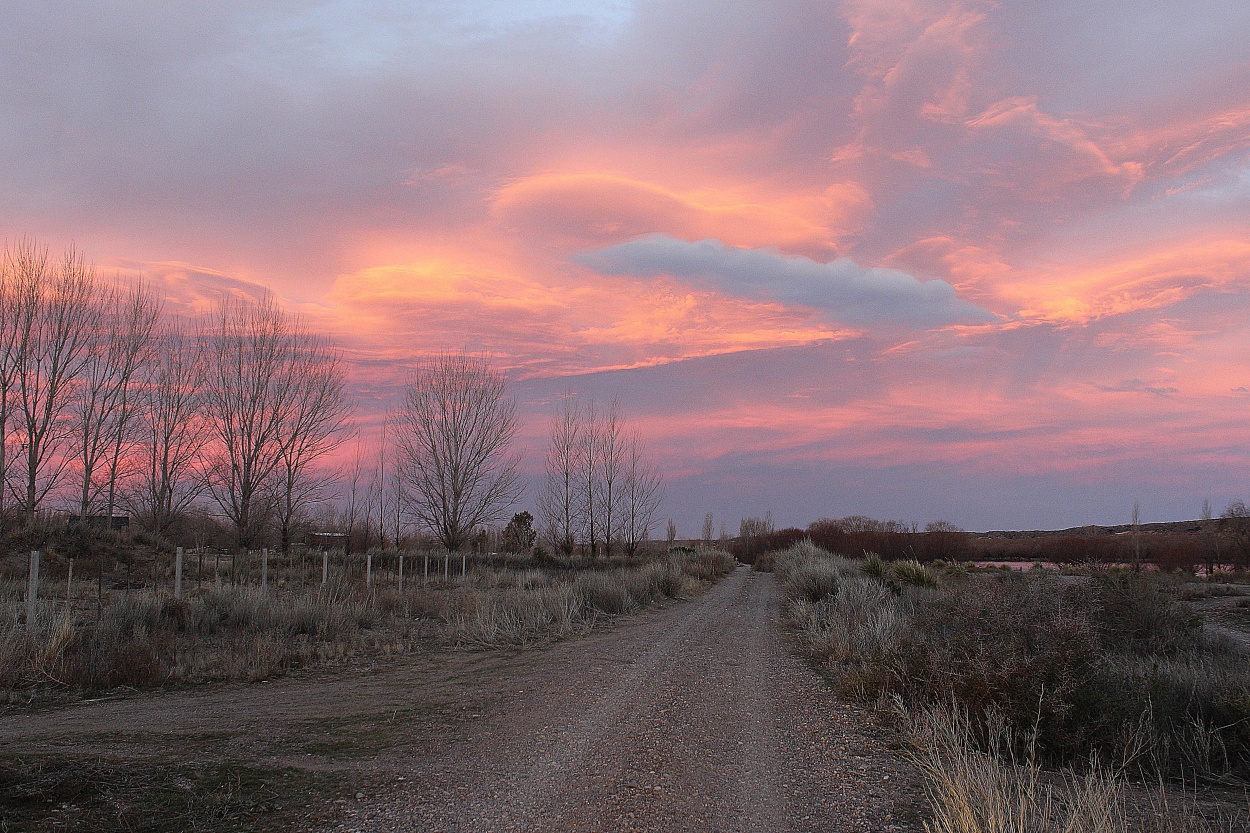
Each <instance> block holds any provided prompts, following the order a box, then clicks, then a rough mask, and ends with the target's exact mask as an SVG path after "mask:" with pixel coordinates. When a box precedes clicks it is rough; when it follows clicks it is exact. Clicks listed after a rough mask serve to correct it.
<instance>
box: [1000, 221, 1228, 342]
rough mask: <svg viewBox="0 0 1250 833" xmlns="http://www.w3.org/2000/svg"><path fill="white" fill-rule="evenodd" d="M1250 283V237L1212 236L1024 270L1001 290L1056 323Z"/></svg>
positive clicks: (1024, 312)
mask: <svg viewBox="0 0 1250 833" xmlns="http://www.w3.org/2000/svg"><path fill="white" fill-rule="evenodd" d="M1247 283H1250V242H1247V241H1246V240H1244V239H1237V238H1223V237H1220V238H1212V239H1208V240H1192V241H1183V242H1179V243H1175V244H1173V245H1172V246H1170V247H1166V248H1161V249H1158V250H1156V251H1153V252H1150V253H1149V254H1145V255H1138V256H1135V257H1134V256H1129V257H1115V258H1114V259H1111V258H1109V259H1107V260H1106V261H1104V262H1102V263H1093V264H1076V265H1071V264H1069V265H1063V266H1051V267H1042V268H1033V269H1029V270H1021V272H1020V273H1019V274H1018V275H1017V276H1016V277H1015V278H1014V279H1013V280H1012V281H1010V282H1006V283H1005V284H1004V285H1002V286H1001V287H1000V289H999V292H1000V294H1001V297H1003V298H1005V299H1008V300H1010V301H1012V302H1013V303H1015V304H1016V305H1017V306H1018V308H1019V310H1020V312H1019V314H1020V316H1021V317H1023V318H1026V319H1040V320H1046V321H1054V322H1056V323H1083V322H1088V321H1091V320H1094V319H1099V318H1104V317H1107V316H1112V315H1120V314H1124V313H1128V312H1133V311H1137V310H1145V309H1157V308H1162V307H1166V306H1168V305H1170V304H1175V303H1177V302H1179V301H1181V300H1184V299H1186V298H1189V297H1191V296H1192V295H1194V294H1195V293H1197V292H1199V291H1202V290H1211V289H1220V288H1224V287H1229V286H1232V285H1245V284H1247Z"/></svg>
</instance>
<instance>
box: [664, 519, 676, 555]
mask: <svg viewBox="0 0 1250 833" xmlns="http://www.w3.org/2000/svg"><path fill="white" fill-rule="evenodd" d="M664 540H665V541H667V542H668V548H669V549H670V550H671V549H672V548H673V543H674V542H675V541H676V540H677V524H676V523H674V522H673V519H672V518H669V519H668V528H667V529H666V530H665V531H664Z"/></svg>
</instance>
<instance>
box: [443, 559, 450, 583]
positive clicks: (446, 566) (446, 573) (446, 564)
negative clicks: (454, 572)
mask: <svg viewBox="0 0 1250 833" xmlns="http://www.w3.org/2000/svg"><path fill="white" fill-rule="evenodd" d="M443 581H444V582H448V581H451V553H450V552H449V553H447V554H446V555H444V556H443Z"/></svg>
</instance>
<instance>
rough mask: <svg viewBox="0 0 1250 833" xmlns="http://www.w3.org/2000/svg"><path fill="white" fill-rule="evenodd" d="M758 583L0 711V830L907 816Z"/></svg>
mask: <svg viewBox="0 0 1250 833" xmlns="http://www.w3.org/2000/svg"><path fill="white" fill-rule="evenodd" d="M777 601H778V600H777V593H776V589H775V587H774V585H773V579H772V576H771V575H769V574H754V573H749V572H747V571H746V570H745V569H740V570H738V571H737V572H736V573H735V574H733V575H731V576H730V577H729V578H727V579H725V580H724V581H722V582H721V583H720V584H718V585H716V586H715V587H713V588H712V589H711V590H709V591H708V592H707V593H705V594H703V595H701V596H700V597H698V598H696V599H695V600H693V601H690V602H687V603H681V604H674V605H670V606H667V607H664V608H662V609H657V610H652V611H649V612H646V613H644V614H642V615H640V616H636V617H629V618H621V619H618V620H617V621H616V623H615V625H614V626H613V627H612V628H611V629H606V630H600V631H596V632H594V633H592V634H590V635H589V636H586V637H584V638H580V639H576V640H571V641H568V642H563V643H559V644H556V645H552V646H548V647H545V648H539V649H529V650H523V651H490V652H467V651H442V652H438V653H431V654H427V655H417V656H411V657H404V658H402V659H395V660H391V661H388V662H385V663H382V662H379V663H377V664H375V665H374V666H373V667H371V668H366V669H359V668H358V669H352V670H339V671H319V672H309V673H308V674H307V675H304V676H298V677H290V678H285V679H281V680H274V681H272V682H269V683H259V684H250V685H216V686H211V687H205V688H202V689H189V690H182V691H175V692H165V693H150V694H137V695H131V696H126V697H122V698H119V699H113V700H101V701H96V702H83V703H79V704H76V705H74V706H71V707H67V708H63V709H58V710H55V711H45V712H38V713H25V714H13V713H11V714H7V715H3V716H0V748H3V749H4V750H5V758H6V760H7V761H8V762H9V763H8V764H6V765H5V766H6V767H7V769H6V768H4V767H0V830H5V829H7V830H21V829H30V830H36V829H38V830H93V831H95V830H111V829H116V830H151V831H165V830H205V831H216V830H231V831H238V830H318V831H345V830H351V831H408V830H412V831H448V832H449V833H450V831H469V830H473V831H485V830H491V831H495V830H500V831H503V830H516V831H526V830H533V831H538V830H543V831H565V830H568V831H592V830H613V831H617V830H647V831H669V830H700V831H761V832H763V833H767V831H817V830H820V831H891V830H900V831H901V830H913V829H917V828H918V827H919V824H918V822H917V821H916V819H917V818H918V813H919V808H920V806H921V799H920V794H919V786H918V781H917V778H916V776H915V774H914V773H913V772H912V771H911V770H910V769H909V768H908V767H906V766H905V765H903V764H901V763H900V762H899V756H898V755H897V754H895V752H893V751H892V750H891V749H889V748H888V746H887V744H888V743H890V742H891V741H890V734H889V733H888V732H886V731H884V730H879V729H877V728H875V727H874V726H873V724H872V722H871V719H870V718H869V717H868V716H867V715H866V714H865V713H864V712H863V711H861V710H859V709H857V708H854V707H850V706H847V705H845V704H841V703H839V702H838V701H837V700H836V698H834V697H833V696H831V693H830V692H829V691H828V689H827V687H826V686H825V684H824V683H823V681H822V680H821V679H820V678H819V677H817V676H816V675H815V674H814V673H813V672H812V671H810V670H809V669H807V668H805V667H804V666H803V665H802V664H801V662H800V661H799V660H797V659H795V658H794V657H793V656H792V655H790V654H788V653H787V652H786V651H785V649H784V646H783V645H782V642H781V637H780V634H779V629H778V627H777V623H776V616H777V608H778V605H777ZM13 762H18V764H17V765H14V764H13ZM40 779H42V781H41V780H40ZM41 784H42V786H40V785H41Z"/></svg>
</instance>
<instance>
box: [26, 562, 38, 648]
mask: <svg viewBox="0 0 1250 833" xmlns="http://www.w3.org/2000/svg"><path fill="white" fill-rule="evenodd" d="M38 624H39V550H31V551H30V577H29V578H28V580H27V583H26V630H28V631H33V630H34V629H35V628H36V627H37V626H38Z"/></svg>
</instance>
